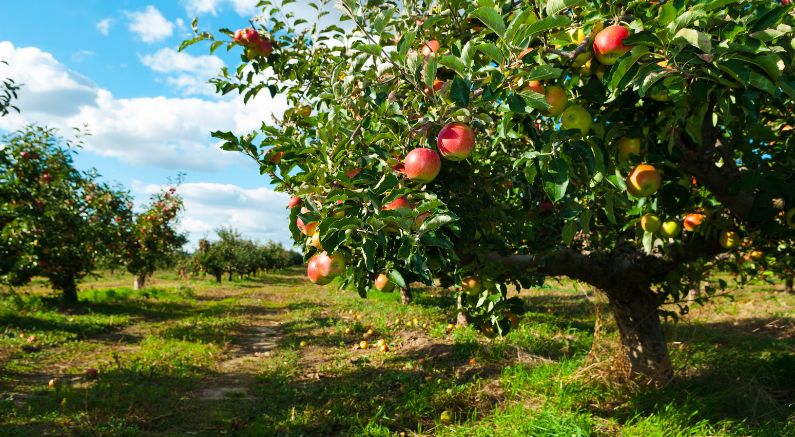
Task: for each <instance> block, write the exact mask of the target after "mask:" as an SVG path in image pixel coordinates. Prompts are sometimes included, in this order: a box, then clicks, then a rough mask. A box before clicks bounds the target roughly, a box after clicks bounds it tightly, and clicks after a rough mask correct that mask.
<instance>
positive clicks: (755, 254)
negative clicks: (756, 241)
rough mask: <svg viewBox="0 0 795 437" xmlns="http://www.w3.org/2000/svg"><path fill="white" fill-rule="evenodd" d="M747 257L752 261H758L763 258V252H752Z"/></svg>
mask: <svg viewBox="0 0 795 437" xmlns="http://www.w3.org/2000/svg"><path fill="white" fill-rule="evenodd" d="M748 255H749V256H750V257H751V259H752V260H754V261H759V260H760V259H762V257H764V256H765V254H764V252H762V251H761V250H752V251H751V252H750V253H748Z"/></svg>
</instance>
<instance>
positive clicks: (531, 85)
mask: <svg viewBox="0 0 795 437" xmlns="http://www.w3.org/2000/svg"><path fill="white" fill-rule="evenodd" d="M527 88H528V89H530V90H531V91H535V92H537V93H538V94H544V84H542V83H541V81H540V80H531V81H530V82H527Z"/></svg>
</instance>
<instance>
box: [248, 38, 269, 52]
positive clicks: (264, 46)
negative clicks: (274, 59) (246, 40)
mask: <svg viewBox="0 0 795 437" xmlns="http://www.w3.org/2000/svg"><path fill="white" fill-rule="evenodd" d="M252 50H253V52H254V53H255V54H257V55H260V56H270V55H271V53H273V43H272V42H271V40H269V39H260V40H259V41H257V43H256V44H255V45H254V46H253V47H252Z"/></svg>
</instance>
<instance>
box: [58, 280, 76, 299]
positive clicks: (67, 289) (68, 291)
mask: <svg viewBox="0 0 795 437" xmlns="http://www.w3.org/2000/svg"><path fill="white" fill-rule="evenodd" d="M57 286H58V287H59V288H60V289H61V291H62V292H63V300H64V302H66V303H68V304H76V303H77V281H75V279H74V278H67V279H65V280H64V281H63V282H62V283H61V284H57Z"/></svg>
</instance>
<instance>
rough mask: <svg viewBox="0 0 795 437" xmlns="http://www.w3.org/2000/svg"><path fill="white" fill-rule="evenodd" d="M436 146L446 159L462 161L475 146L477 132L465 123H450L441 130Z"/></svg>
mask: <svg viewBox="0 0 795 437" xmlns="http://www.w3.org/2000/svg"><path fill="white" fill-rule="evenodd" d="M436 146H437V147H438V148H439V153H441V155H442V157H443V158H444V159H448V160H450V161H462V160H464V159H466V158H467V157H468V156H469V155H470V154H471V153H472V150H473V149H474V148H475V132H474V131H473V130H472V128H470V127H469V126H467V125H465V124H464V123H450V124H448V125H446V126H445V127H443V128H442V130H440V131H439V136H438V137H437V139H436ZM415 150H416V149H415Z"/></svg>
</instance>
